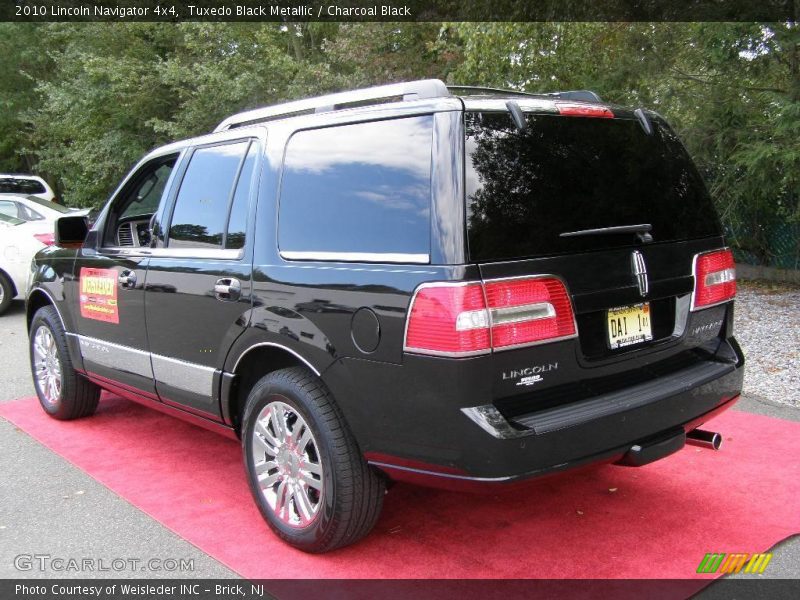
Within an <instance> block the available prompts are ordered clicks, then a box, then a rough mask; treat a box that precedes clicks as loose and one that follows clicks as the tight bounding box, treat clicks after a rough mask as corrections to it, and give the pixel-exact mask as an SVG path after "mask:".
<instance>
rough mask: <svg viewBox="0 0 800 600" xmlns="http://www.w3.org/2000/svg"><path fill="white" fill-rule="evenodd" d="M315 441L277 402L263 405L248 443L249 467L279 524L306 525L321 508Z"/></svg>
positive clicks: (293, 414)
mask: <svg viewBox="0 0 800 600" xmlns="http://www.w3.org/2000/svg"><path fill="white" fill-rule="evenodd" d="M318 448H319V447H318V446H317V441H316V439H314V434H313V433H311V429H310V428H309V427H308V424H307V423H306V422H305V420H304V419H303V417H302V416H300V414H299V413H298V412H297V411H296V410H295V409H294V408H292V407H291V406H289V405H288V404H285V403H283V402H280V401H277V400H276V401H273V402H270V403H269V404H267V405H266V406H265V407H264V408H263V409H262V410H261V412H260V413H259V414H258V418H257V419H256V423H255V427H254V428H253V435H252V439H251V440H250V451H251V452H252V455H253V456H252V458H253V468H254V470H255V475H256V477H257V479H258V486H259V488H260V489H261V493H262V494H263V495H264V498H265V499H266V501H267V504H268V505H269V507H270V508H271V509H272V511H273V512H274V513H275V516H277V517H278V518H279V519H280V520H281V521H282V522H283V523H285V524H287V525H289V526H291V527H306V526H308V525H309V524H310V523H311V522H312V521H313V520H314V519H315V518H316V517H317V514H318V513H319V509H320V506H322V494H323V478H322V461H321V460H320V456H319V450H318Z"/></svg>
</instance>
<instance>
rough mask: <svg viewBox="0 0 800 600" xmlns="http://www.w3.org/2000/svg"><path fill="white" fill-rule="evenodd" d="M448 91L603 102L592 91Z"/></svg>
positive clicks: (469, 87)
mask: <svg viewBox="0 0 800 600" xmlns="http://www.w3.org/2000/svg"><path fill="white" fill-rule="evenodd" d="M447 89H448V90H450V91H451V92H454V93H458V92H467V93H473V94H475V93H477V94H501V95H505V96H532V97H539V98H541V97H542V96H546V97H552V98H558V99H560V100H575V101H578V102H602V99H601V98H600V96H599V95H598V94H597V93H596V92H592V91H590V90H570V91H566V92H537V93H534V92H521V91H519V90H504V89H501V88H493V87H482V86H476V85H448V86H447Z"/></svg>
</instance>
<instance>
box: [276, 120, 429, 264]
mask: <svg viewBox="0 0 800 600" xmlns="http://www.w3.org/2000/svg"><path fill="white" fill-rule="evenodd" d="M432 133H433V118H432V117H431V116H421V117H407V118H402V119H392V120H387V121H379V122H371V123H359V124H354V125H344V126H340V127H329V128H325V129H315V130H310V131H300V132H298V133H296V134H295V135H293V136H292V138H291V139H290V140H289V143H288V145H287V147H286V157H285V160H284V168H283V179H282V187H281V196H280V218H279V226H278V238H279V245H280V249H281V253H282V254H283V256H284V257H286V258H289V259H301V260H302V259H311V260H353V261H362V260H363V261H376V262H382V261H387V262H427V261H428V255H429V253H430V204H431V139H432Z"/></svg>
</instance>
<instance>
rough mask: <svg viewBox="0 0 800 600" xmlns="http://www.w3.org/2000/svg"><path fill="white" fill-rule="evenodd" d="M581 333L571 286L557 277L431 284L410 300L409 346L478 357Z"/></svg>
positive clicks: (421, 350) (426, 351)
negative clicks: (570, 292) (568, 289)
mask: <svg viewBox="0 0 800 600" xmlns="http://www.w3.org/2000/svg"><path fill="white" fill-rule="evenodd" d="M576 334H577V330H576V328H575V318H574V315H573V312H572V303H571V302H570V299H569V295H568V294H567V289H566V287H564V284H563V283H562V282H561V280H559V279H557V278H555V277H532V278H522V279H505V280H495V281H489V282H486V283H485V284H480V283H469V284H448V283H431V284H424V285H423V286H421V287H420V288H419V289H418V290H417V293H416V294H415V295H414V298H413V299H412V301H411V308H410V310H409V315H408V323H407V326H406V341H405V349H406V350H407V351H410V352H416V353H420V354H433V355H441V356H474V355H476V354H486V353H488V352H490V351H491V350H492V349H495V350H502V349H508V348H514V347H519V346H526V345H531V344H537V343H543V342H552V341H556V340H560V339H566V338H569V337H574V336H575V335H576Z"/></svg>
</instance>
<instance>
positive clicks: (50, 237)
mask: <svg viewBox="0 0 800 600" xmlns="http://www.w3.org/2000/svg"><path fill="white" fill-rule="evenodd" d="M33 237H35V238H36V239H37V240H39V241H40V242H42V243H43V244H44V245H45V246H52V245H54V244H55V243H56V236H55V234H54V233H34V234H33Z"/></svg>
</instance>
